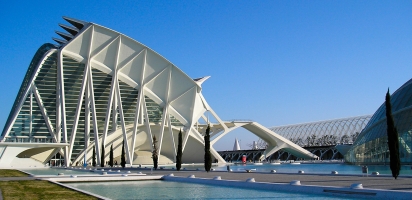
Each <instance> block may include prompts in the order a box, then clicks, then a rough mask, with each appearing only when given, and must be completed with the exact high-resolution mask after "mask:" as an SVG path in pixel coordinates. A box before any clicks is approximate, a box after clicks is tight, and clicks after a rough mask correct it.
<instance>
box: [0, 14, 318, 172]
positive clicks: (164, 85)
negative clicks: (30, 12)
mask: <svg viewBox="0 0 412 200" xmlns="http://www.w3.org/2000/svg"><path fill="white" fill-rule="evenodd" d="M64 19H65V20H66V21H67V22H69V23H70V24H71V25H64V24H59V25H60V27H61V28H63V29H64V30H65V31H66V32H65V33H63V32H60V31H56V33H57V34H58V35H59V36H61V38H60V39H58V38H53V39H54V40H55V41H56V42H57V43H59V44H58V45H53V44H45V45H43V46H42V47H40V48H39V50H38V51H37V52H36V54H35V56H34V58H33V60H32V62H31V63H30V66H29V69H28V71H27V73H26V76H25V77H24V80H23V83H22V85H21V87H20V90H19V92H18V95H17V97H16V100H15V102H14V105H13V107H12V109H11V112H10V115H9V118H8V120H7V122H6V124H5V127H4V129H3V132H2V134H1V142H0V150H1V151H2V152H0V153H1V155H7V156H6V157H7V158H8V159H3V157H0V166H1V165H2V164H3V165H4V166H6V165H10V163H13V162H17V161H13V159H14V160H17V159H18V158H20V159H24V158H31V159H35V160H37V161H39V162H41V163H45V162H47V161H48V160H50V159H51V158H52V157H55V155H56V154H59V157H60V156H61V157H63V158H64V163H65V165H77V164H79V163H80V164H81V163H92V152H93V149H94V150H95V152H96V158H98V159H97V160H96V161H97V163H98V164H100V159H99V158H100V157H101V155H100V154H101V153H102V152H105V155H104V156H105V157H108V156H109V150H110V148H111V146H113V149H114V157H115V160H120V158H119V157H120V155H121V149H122V146H123V145H124V148H125V151H126V162H127V164H128V165H133V164H150V163H152V158H151V157H152V151H153V148H154V145H156V146H157V148H158V158H159V163H160V164H166V163H173V162H174V161H175V158H176V151H177V135H178V132H179V131H182V132H183V158H182V159H183V162H185V163H201V162H203V154H204V138H203V136H204V132H205V129H206V127H207V124H210V126H211V130H212V133H211V138H212V139H211V141H210V142H211V145H213V144H214V143H215V142H216V141H217V140H219V139H220V138H221V137H223V136H224V135H226V134H227V133H229V132H230V131H232V130H235V129H236V128H239V127H243V128H245V129H247V130H249V131H250V132H252V133H253V134H256V135H257V136H259V137H260V138H262V139H263V140H264V141H266V142H267V143H268V144H270V148H269V149H268V150H267V151H268V153H269V151H270V152H274V151H278V150H280V149H283V150H285V151H289V152H291V153H293V154H296V155H297V156H299V157H302V158H316V156H315V155H313V154H311V153H310V152H308V151H306V150H304V149H303V148H301V147H299V146H298V145H296V144H294V143H292V142H290V141H288V140H287V139H285V138H283V137H282V136H280V135H278V134H276V133H274V132H273V131H270V130H269V129H267V128H266V127H263V126H261V125H260V124H258V123H256V122H252V121H231V122H227V121H222V120H221V119H220V118H219V116H218V115H217V114H216V113H215V112H214V111H213V109H212V108H211V107H210V106H209V104H208V103H207V101H206V100H205V98H204V96H203V95H202V83H203V82H204V81H205V80H207V79H208V78H209V77H202V78H197V79H192V78H190V77H189V76H187V75H186V74H185V73H184V72H183V71H182V70H180V69H179V68H178V67H176V66H175V65H174V64H172V63H171V62H169V61H168V60H166V59H165V58H164V57H162V56H161V55H159V54H158V53H156V52H155V51H153V50H151V49H150V48H148V47H147V46H144V45H143V44H141V43H139V42H137V41H135V40H133V39H132V38H129V37H127V36H125V35H123V34H121V33H118V32H116V31H113V30H111V29H108V28H106V27H103V26H100V25H98V24H94V23H89V22H84V21H81V20H76V19H72V18H68V17H64ZM209 118H211V120H210V121H209ZM212 119H213V120H212ZM154 137H156V139H157V141H158V142H157V143H156V144H154ZM31 143H36V144H44V146H42V145H37V146H36V147H32V146H30V145H24V144H31ZM16 144H23V145H20V146H22V147H24V148H25V149H24V148H23V149H21V148H20V149H18V150H16V149H17V147H15V146H16ZM46 144H58V145H60V146H58V147H56V146H50V145H49V146H47V145H46ZM46 146H47V148H46ZM103 148H104V151H102V149H103ZM13 149H14V150H13ZM12 152H15V153H14V154H13V153H12ZM211 153H212V156H213V159H216V160H218V161H219V162H222V163H224V162H225V160H224V159H223V158H222V157H221V156H220V155H219V154H218V153H217V152H216V151H215V150H214V149H213V148H211ZM10 155H14V156H15V157H13V156H10ZM106 160H108V159H107V158H106Z"/></svg>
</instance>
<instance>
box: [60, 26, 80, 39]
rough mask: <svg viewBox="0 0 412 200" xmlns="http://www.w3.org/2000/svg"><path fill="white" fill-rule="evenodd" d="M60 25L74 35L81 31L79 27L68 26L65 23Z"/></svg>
mask: <svg viewBox="0 0 412 200" xmlns="http://www.w3.org/2000/svg"><path fill="white" fill-rule="evenodd" d="M59 26H60V27H62V28H63V29H64V30H66V31H67V32H69V33H70V34H71V35H73V36H75V35H77V33H79V29H77V28H74V27H71V26H67V25H64V24H59Z"/></svg>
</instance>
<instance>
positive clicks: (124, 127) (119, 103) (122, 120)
mask: <svg viewBox="0 0 412 200" xmlns="http://www.w3.org/2000/svg"><path fill="white" fill-rule="evenodd" d="M115 88H116V90H115V92H116V96H117V102H118V107H119V114H120V122H121V125H122V133H123V139H124V141H125V143H124V144H125V149H126V159H127V161H126V162H127V163H128V164H130V165H132V164H133V161H132V160H131V157H130V148H129V142H128V140H127V132H126V126H125V123H124V113H123V105H122V97H121V95H120V87H119V81H118V80H116V83H115Z"/></svg>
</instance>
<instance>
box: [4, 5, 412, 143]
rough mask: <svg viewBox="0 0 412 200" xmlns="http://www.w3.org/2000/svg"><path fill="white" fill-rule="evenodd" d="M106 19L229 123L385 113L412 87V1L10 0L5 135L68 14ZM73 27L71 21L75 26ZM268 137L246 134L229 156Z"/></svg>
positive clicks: (240, 136) (271, 122) (270, 123)
mask: <svg viewBox="0 0 412 200" xmlns="http://www.w3.org/2000/svg"><path fill="white" fill-rule="evenodd" d="M62 16H69V17H72V18H76V19H81V20H84V21H90V22H95V23H97V24H100V25H103V26H105V27H108V28H111V29H113V30H116V31H119V32H121V33H124V34H126V35H128V36H130V37H132V38H134V39H136V40H137V41H139V42H141V43H143V44H145V45H147V46H149V47H150V48H152V49H153V50H155V51H157V52H158V53H160V54H161V55H163V56H164V57H165V58H167V59H168V60H169V61H171V62H172V63H174V64H175V65H176V66H178V67H179V68H180V69H182V70H183V71H184V72H186V73H187V74H188V75H189V76H190V77H193V78H197V77H202V76H207V75H209V76H211V78H210V79H209V80H207V81H206V82H205V83H204V84H203V94H204V96H205V98H206V99H207V101H208V102H209V104H210V105H211V106H212V107H213V109H214V110H215V111H216V112H217V113H218V115H219V116H220V117H221V118H222V119H252V120H254V121H257V122H259V123H261V124H263V125H264V126H267V127H271V126H278V125H287V124H296V123H303V122H312V121H319V120H327V119H335V118H343V117H351V116H357V115H365V114H373V113H374V112H375V110H376V109H377V108H378V107H379V106H380V105H381V104H382V103H383V101H384V97H385V93H386V90H387V88H388V87H389V88H390V90H391V92H394V91H395V90H396V89H397V88H398V87H400V86H401V85H402V84H403V83H405V82H406V81H408V80H409V79H410V78H412V76H411V74H412V67H411V66H412V20H411V19H412V1H273V0H272V1H222V0H219V1H211V0H208V1H113V0H112V1H39V2H34V1H24V2H23V1H21V2H20V1H6V2H3V3H2V6H1V12H0V19H1V21H2V25H1V31H0V44H1V45H0V68H1V69H2V71H3V73H2V78H1V79H0V85H1V86H0V92H1V94H2V98H0V127H3V126H4V123H5V121H6V119H7V117H8V114H9V112H10V109H11V106H12V104H13V101H14V99H15V97H16V95H17V91H18V89H19V87H20V84H21V82H22V80H23V77H24V74H25V73H26V70H27V67H28V65H29V63H30V61H31V59H32V57H33V55H34V53H35V52H36V50H37V48H39V47H40V46H41V45H42V44H43V43H46V42H52V43H53V41H52V40H51V37H57V38H58V36H57V35H56V34H55V33H54V31H55V30H59V31H61V28H59V26H58V23H66V22H65V21H64V20H63V19H62V18H61V17H62ZM66 24H67V23H66ZM235 137H237V138H238V139H240V140H242V148H247V146H246V144H248V143H252V141H253V140H257V137H256V136H254V135H253V134H251V133H248V132H247V131H245V130H238V131H235V132H233V133H230V134H228V135H227V136H225V137H223V138H222V139H221V141H219V142H218V143H217V144H215V146H214V147H215V148H216V149H217V150H226V149H231V148H233V143H234V138H235Z"/></svg>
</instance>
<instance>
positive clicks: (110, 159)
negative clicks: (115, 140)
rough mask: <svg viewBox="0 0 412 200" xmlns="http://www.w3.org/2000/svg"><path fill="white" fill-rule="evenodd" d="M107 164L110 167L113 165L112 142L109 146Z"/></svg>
mask: <svg viewBox="0 0 412 200" xmlns="http://www.w3.org/2000/svg"><path fill="white" fill-rule="evenodd" d="M109 165H110V167H113V144H112V146H110V158H109Z"/></svg>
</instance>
